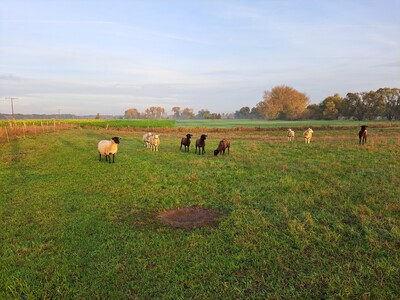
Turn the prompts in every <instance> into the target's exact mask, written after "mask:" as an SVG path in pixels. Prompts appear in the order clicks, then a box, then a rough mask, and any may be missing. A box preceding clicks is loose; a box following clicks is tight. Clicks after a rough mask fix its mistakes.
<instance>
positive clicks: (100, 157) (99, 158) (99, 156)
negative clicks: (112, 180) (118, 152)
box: [99, 152, 101, 161]
mask: <svg viewBox="0 0 400 300" xmlns="http://www.w3.org/2000/svg"><path fill="white" fill-rule="evenodd" d="M99 161H101V153H100V152H99Z"/></svg>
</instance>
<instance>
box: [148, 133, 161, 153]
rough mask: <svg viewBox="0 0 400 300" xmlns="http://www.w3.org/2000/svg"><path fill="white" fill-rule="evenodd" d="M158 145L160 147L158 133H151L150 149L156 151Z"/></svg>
mask: <svg viewBox="0 0 400 300" xmlns="http://www.w3.org/2000/svg"><path fill="white" fill-rule="evenodd" d="M159 147H160V136H159V135H158V134H155V135H152V136H151V137H150V148H151V151H158V148H159Z"/></svg>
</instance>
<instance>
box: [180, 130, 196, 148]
mask: <svg viewBox="0 0 400 300" xmlns="http://www.w3.org/2000/svg"><path fill="white" fill-rule="evenodd" d="M192 136H193V135H191V134H190V133H188V134H187V135H186V137H183V138H182V139H181V147H180V149H181V150H182V145H183V146H185V152H186V147H187V152H189V146H190V138H191V137H192Z"/></svg>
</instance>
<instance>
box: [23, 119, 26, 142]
mask: <svg viewBox="0 0 400 300" xmlns="http://www.w3.org/2000/svg"><path fill="white" fill-rule="evenodd" d="M23 125H24V126H22V132H23V134H24V138H26V136H25V130H26V123H25V121H24V123H23Z"/></svg>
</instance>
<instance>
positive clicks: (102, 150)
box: [97, 136, 120, 163]
mask: <svg viewBox="0 0 400 300" xmlns="http://www.w3.org/2000/svg"><path fill="white" fill-rule="evenodd" d="M119 142H120V138H119V137H117V136H115V137H113V138H111V140H102V141H100V142H99V143H98V145H97V150H98V151H99V161H101V155H102V154H103V155H105V157H106V161H107V160H108V162H109V163H111V158H110V155H111V154H112V156H113V163H114V162H115V153H117V151H118V144H119Z"/></svg>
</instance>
